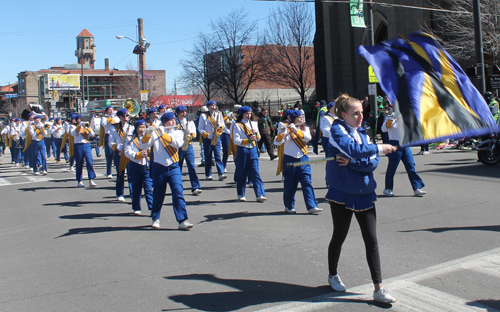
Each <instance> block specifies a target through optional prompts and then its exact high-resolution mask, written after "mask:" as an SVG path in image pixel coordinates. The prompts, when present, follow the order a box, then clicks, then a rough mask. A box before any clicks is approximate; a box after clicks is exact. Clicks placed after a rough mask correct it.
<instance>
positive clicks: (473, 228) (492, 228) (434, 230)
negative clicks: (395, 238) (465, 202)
mask: <svg viewBox="0 0 500 312" xmlns="http://www.w3.org/2000/svg"><path fill="white" fill-rule="evenodd" d="M424 231H427V232H432V233H443V232H449V231H493V232H500V225H480V226H458V227H439V228H429V229H420V230H405V231H399V232H403V233H410V232H424Z"/></svg>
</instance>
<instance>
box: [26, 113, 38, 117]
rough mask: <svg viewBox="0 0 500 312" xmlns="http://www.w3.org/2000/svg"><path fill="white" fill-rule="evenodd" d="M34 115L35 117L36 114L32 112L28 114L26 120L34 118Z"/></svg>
mask: <svg viewBox="0 0 500 312" xmlns="http://www.w3.org/2000/svg"><path fill="white" fill-rule="evenodd" d="M34 115H36V114H35V113H33V112H31V113H29V114H28V118H30V117H31V116H34Z"/></svg>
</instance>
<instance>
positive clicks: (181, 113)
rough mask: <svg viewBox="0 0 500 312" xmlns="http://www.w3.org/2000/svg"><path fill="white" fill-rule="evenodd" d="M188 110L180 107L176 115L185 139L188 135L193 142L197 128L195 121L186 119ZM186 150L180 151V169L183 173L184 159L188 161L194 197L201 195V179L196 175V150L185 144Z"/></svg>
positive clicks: (176, 109)
mask: <svg viewBox="0 0 500 312" xmlns="http://www.w3.org/2000/svg"><path fill="white" fill-rule="evenodd" d="M186 110H187V108H186V106H184V105H179V106H177V107H176V108H175V113H176V114H177V125H178V127H179V128H178V129H180V130H182V132H183V136H184V139H186V136H187V135H190V136H191V140H192V139H193V138H194V137H196V126H195V125H194V122H193V121H188V120H187V118H186V114H187V111H186ZM186 144H187V148H186V150H182V148H181V149H179V167H180V170H181V172H182V165H183V163H184V159H186V166H187V168H188V173H189V181H190V182H191V193H192V194H193V195H198V194H200V193H201V192H202V191H201V185H200V179H198V174H197V173H196V168H195V166H194V150H193V146H192V145H191V142H189V143H186V141H185V142H184V145H183V147H186Z"/></svg>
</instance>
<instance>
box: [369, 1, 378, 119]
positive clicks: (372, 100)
mask: <svg viewBox="0 0 500 312" xmlns="http://www.w3.org/2000/svg"><path fill="white" fill-rule="evenodd" d="M372 2H375V0H372V1H370V2H368V3H367V10H366V12H367V17H368V27H367V30H368V45H369V46H374V45H375V33H374V30H373V4H372ZM375 85H376V84H375ZM375 90H376V89H375ZM368 98H369V99H370V106H371V110H372V111H373V112H374V114H375V116H376V115H377V92H376V91H375V94H372V95H370V96H369V97H368Z"/></svg>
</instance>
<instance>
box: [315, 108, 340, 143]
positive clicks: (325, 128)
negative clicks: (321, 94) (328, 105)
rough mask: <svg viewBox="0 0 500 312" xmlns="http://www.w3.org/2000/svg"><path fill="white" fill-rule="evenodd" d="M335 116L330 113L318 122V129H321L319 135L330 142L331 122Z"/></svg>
mask: <svg viewBox="0 0 500 312" xmlns="http://www.w3.org/2000/svg"><path fill="white" fill-rule="evenodd" d="M327 116H328V117H327ZM335 119H336V118H335V116H332V115H331V114H330V113H328V115H325V116H323V117H321V119H320V121H319V128H320V129H321V135H322V136H324V137H325V138H327V139H328V140H330V129H331V128H332V125H333V121H334V120H335Z"/></svg>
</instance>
